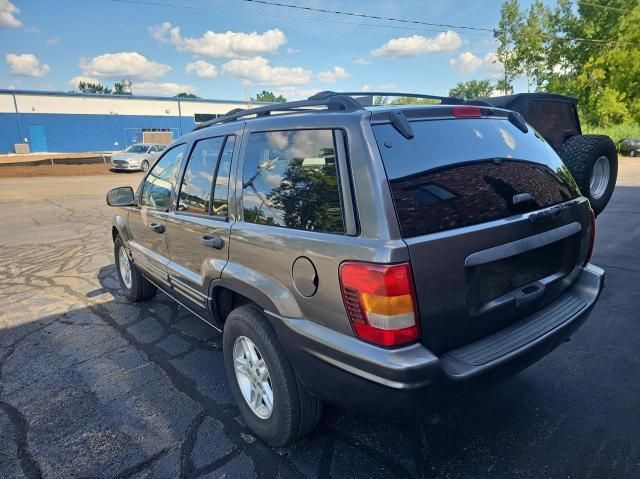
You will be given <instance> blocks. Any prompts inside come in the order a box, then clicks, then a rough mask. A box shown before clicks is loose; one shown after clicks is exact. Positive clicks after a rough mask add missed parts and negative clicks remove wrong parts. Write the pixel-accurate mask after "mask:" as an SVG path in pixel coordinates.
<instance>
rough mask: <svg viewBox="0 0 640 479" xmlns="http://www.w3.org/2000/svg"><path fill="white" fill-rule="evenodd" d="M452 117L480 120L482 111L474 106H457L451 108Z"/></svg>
mask: <svg viewBox="0 0 640 479" xmlns="http://www.w3.org/2000/svg"><path fill="white" fill-rule="evenodd" d="M453 116H455V117H456V118H480V117H481V116H482V110H481V109H480V107H479V106H475V105H457V106H454V107H453Z"/></svg>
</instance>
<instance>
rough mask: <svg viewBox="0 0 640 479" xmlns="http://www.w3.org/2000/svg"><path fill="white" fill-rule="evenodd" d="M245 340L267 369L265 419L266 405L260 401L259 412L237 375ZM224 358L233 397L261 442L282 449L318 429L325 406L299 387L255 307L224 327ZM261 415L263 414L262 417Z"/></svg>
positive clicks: (243, 308)
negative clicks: (268, 395)
mask: <svg viewBox="0 0 640 479" xmlns="http://www.w3.org/2000/svg"><path fill="white" fill-rule="evenodd" d="M245 339H249V340H250V341H251V342H252V343H253V345H254V346H255V347H256V349H257V353H259V356H257V358H259V359H262V360H264V363H265V364H266V367H267V369H268V375H269V377H270V382H269V386H270V388H271V391H272V408H271V411H270V414H269V415H268V417H264V416H265V411H266V410H264V409H265V407H266V406H267V401H266V400H264V401H261V403H260V407H261V408H262V409H263V410H262V411H258V412H256V411H254V409H253V407H252V406H250V405H249V402H248V401H247V399H245V396H244V395H243V392H242V390H241V386H240V381H241V380H244V381H245V386H246V384H247V381H248V380H247V379H246V376H244V375H243V373H237V372H236V359H237V358H238V355H237V354H234V349H235V348H236V345H239V344H242V342H243V341H244V340H245ZM238 348H239V349H238V351H240V352H241V351H242V350H243V349H242V347H241V346H238ZM223 354H224V364H225V370H226V372H227V377H228V381H229V386H230V387H231V392H232V394H233V397H234V398H235V400H236V402H237V404H238V408H239V409H240V412H241V413H242V416H243V417H244V420H245V422H246V423H247V426H249V428H250V429H251V430H252V431H253V432H254V433H255V434H256V435H257V436H258V437H259V438H260V439H262V440H263V441H265V442H266V443H268V444H269V445H271V446H276V447H282V446H286V445H288V444H291V443H293V442H294V441H296V440H297V439H299V438H301V437H302V436H304V435H306V434H308V433H310V432H311V431H313V430H314V429H315V428H316V426H317V425H318V423H319V422H320V419H321V417H322V407H323V404H322V402H321V401H320V400H319V399H317V398H315V397H314V396H312V395H311V394H310V393H309V392H308V391H307V390H306V389H305V387H304V386H303V385H302V384H301V383H300V381H299V380H298V378H297V377H296V375H295V373H294V371H293V369H292V368H291V364H290V363H289V361H288V359H287V357H286V356H285V354H284V351H283V350H282V347H281V346H280V343H279V341H278V338H277V336H276V334H275V331H274V330H273V328H272V327H271V325H270V324H269V322H268V321H267V319H266V318H265V317H264V315H263V314H262V313H261V312H260V311H258V310H257V309H256V308H255V307H253V306H240V307H238V308H236V309H234V310H233V311H231V313H230V314H229V316H228V317H227V320H226V322H225V325H224V333H223ZM241 354H242V353H241ZM234 356H235V358H236V359H234ZM246 358H247V355H246V354H245V355H244V357H240V360H241V361H242V360H243V359H246ZM247 362H248V361H247ZM241 364H242V363H241ZM249 364H251V363H249ZM253 365H254V366H255V365H256V364H255V363H253ZM243 368H244V366H243ZM257 370H258V368H256V371H257ZM239 378H240V379H239ZM242 378H244V379H242ZM249 389H251V387H249ZM246 390H247V388H246V387H245V391H246ZM265 391H266V389H265ZM267 409H268V408H267ZM259 412H261V413H262V417H261V416H260V415H259Z"/></svg>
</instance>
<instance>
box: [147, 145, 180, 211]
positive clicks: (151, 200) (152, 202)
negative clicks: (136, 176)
mask: <svg viewBox="0 0 640 479" xmlns="http://www.w3.org/2000/svg"><path fill="white" fill-rule="evenodd" d="M186 148H187V145H184V144H183V145H178V146H176V147H174V148H172V149H170V150H169V151H167V153H166V154H165V155H164V156H163V157H162V158H160V160H159V161H158V162H157V163H156V164H155V165H154V167H153V168H152V169H151V171H150V172H149V174H148V175H147V177H146V178H145V180H144V185H143V186H142V206H149V207H152V208H161V209H168V208H169V207H170V206H171V192H172V191H173V187H174V184H175V179H176V172H177V171H178V169H179V168H180V161H181V160H182V157H183V156H184V153H185V150H186Z"/></svg>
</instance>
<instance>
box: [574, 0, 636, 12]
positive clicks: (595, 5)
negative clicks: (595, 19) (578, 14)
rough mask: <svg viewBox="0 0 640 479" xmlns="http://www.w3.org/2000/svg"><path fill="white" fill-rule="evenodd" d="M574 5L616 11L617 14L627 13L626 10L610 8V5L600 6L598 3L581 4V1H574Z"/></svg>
mask: <svg viewBox="0 0 640 479" xmlns="http://www.w3.org/2000/svg"><path fill="white" fill-rule="evenodd" d="M576 3H579V4H580V5H586V6H588V7H596V8H605V9H607V10H617V11H619V12H628V11H629V10H628V9H626V8H620V7H612V6H610V5H600V4H599V3H589V2H583V1H581V0H576Z"/></svg>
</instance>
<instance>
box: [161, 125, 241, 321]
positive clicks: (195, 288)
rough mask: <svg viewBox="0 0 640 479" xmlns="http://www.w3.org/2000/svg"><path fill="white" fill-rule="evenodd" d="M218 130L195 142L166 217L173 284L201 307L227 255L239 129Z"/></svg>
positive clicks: (235, 126) (169, 267)
mask: <svg viewBox="0 0 640 479" xmlns="http://www.w3.org/2000/svg"><path fill="white" fill-rule="evenodd" d="M216 132H217V136H215V137H210V138H202V139H199V140H197V141H195V142H194V143H193V146H192V148H191V152H190V155H189V159H188V161H187V162H186V165H185V167H184V168H183V170H182V174H181V181H180V185H179V188H178V192H177V201H176V205H175V209H174V210H173V211H172V212H171V213H170V214H169V215H168V216H167V240H168V245H169V251H170V255H171V261H170V262H169V264H168V271H169V278H170V282H171V287H172V288H173V289H174V290H175V291H177V292H178V293H180V295H181V296H183V297H184V298H186V299H187V300H189V302H190V303H191V304H192V305H193V306H195V307H197V308H198V309H200V310H206V309H207V306H208V293H209V292H208V285H209V282H210V281H211V280H213V279H216V278H219V277H220V275H221V273H222V269H223V268H224V266H225V264H226V263H227V260H228V257H229V233H230V229H231V223H230V222H229V216H228V197H229V177H230V172H231V163H232V158H233V154H234V151H235V145H236V141H237V140H236V139H237V138H238V135H241V133H242V129H241V128H240V129H239V128H238V126H237V125H233V126H232V127H230V128H228V131H224V130H222V131H221V130H220V129H219V128H218V129H216Z"/></svg>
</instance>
